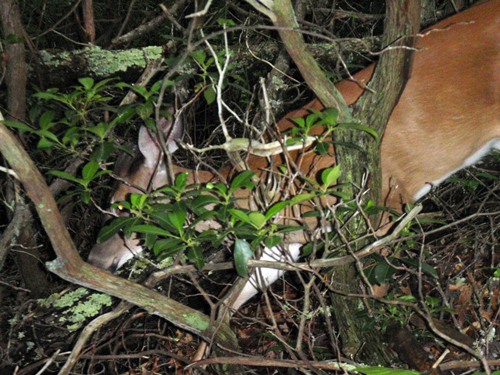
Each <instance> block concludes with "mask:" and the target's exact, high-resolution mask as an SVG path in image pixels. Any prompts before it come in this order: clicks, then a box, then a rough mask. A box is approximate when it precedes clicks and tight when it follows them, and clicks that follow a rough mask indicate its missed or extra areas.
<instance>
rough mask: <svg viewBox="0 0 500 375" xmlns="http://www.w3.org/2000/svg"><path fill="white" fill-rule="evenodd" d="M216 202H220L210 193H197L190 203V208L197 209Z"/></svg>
mask: <svg viewBox="0 0 500 375" xmlns="http://www.w3.org/2000/svg"><path fill="white" fill-rule="evenodd" d="M217 203H220V201H219V200H218V199H217V198H216V197H214V196H212V195H199V196H197V197H196V198H195V199H194V200H193V202H192V203H191V208H192V209H193V210H199V209H200V208H204V207H206V206H208V205H209V204H217Z"/></svg>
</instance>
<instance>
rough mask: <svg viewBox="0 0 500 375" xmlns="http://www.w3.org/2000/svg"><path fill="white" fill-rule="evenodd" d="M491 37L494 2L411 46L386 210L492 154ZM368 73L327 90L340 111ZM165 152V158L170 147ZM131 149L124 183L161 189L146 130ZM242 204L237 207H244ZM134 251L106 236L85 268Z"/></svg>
mask: <svg viewBox="0 0 500 375" xmlns="http://www.w3.org/2000/svg"><path fill="white" fill-rule="evenodd" d="M438 30H439V31H438ZM499 38H500V2H499V1H495V0H493V1H488V2H485V3H482V4H481V5H477V6H475V7H473V8H471V9H469V10H466V11H464V12H463V13H460V14H457V15H454V16H452V17H450V18H448V19H446V20H444V21H441V22H439V23H438V24H437V25H435V26H434V27H432V28H431V29H430V30H428V32H426V33H425V34H424V35H423V36H422V37H420V38H419V39H418V42H417V48H418V51H417V52H416V53H415V57H414V63H413V70H412V74H411V78H410V79H409V81H408V83H407V85H406V88H405V90H404V92H403V94H402V96H401V98H400V100H399V103H398V104H397V106H396V107H395V109H394V111H393V113H392V115H391V117H390V120H389V123H388V125H387V129H386V132H385V135H384V137H383V140H382V147H381V153H382V154H381V160H382V177H383V186H382V196H383V198H384V202H386V204H387V206H389V207H392V208H394V209H397V210H401V208H402V204H404V203H408V202H415V201H417V200H418V199H420V198H421V197H423V196H424V195H425V194H427V193H428V192H429V190H430V189H431V188H432V187H433V186H436V185H438V184H439V183H441V182H442V181H443V180H445V179H446V178H447V177H448V176H450V175H451V174H453V173H455V172H456V171H458V170H460V169H462V168H464V167H467V166H469V165H472V164H474V163H475V162H477V161H478V160H479V159H480V158H481V157H483V156H484V155H485V154H487V153H488V152H489V151H490V150H492V149H497V150H498V149H500V122H499V113H500V107H499V97H500V95H499V87H500V56H499V55H500V54H499V51H500V39H499ZM373 68H374V66H373V65H372V66H370V67H368V68H366V69H364V70H362V71H360V72H359V73H357V74H355V75H354V79H355V80H354V81H353V80H344V81H342V82H339V83H338V84H337V85H336V87H337V89H338V90H340V92H341V93H342V94H343V96H344V98H345V100H346V102H347V103H348V104H352V103H354V102H356V100H357V99H358V98H359V97H360V95H361V94H362V93H363V89H362V88H360V85H359V82H365V83H366V82H368V80H369V79H370V77H371V75H372V72H373ZM310 108H313V109H321V108H322V105H321V103H320V102H319V101H318V100H314V101H313V102H311V103H309V104H308V105H306V106H305V107H304V108H301V109H298V110H296V111H293V112H291V113H289V114H287V115H286V116H285V117H284V118H283V119H282V120H281V121H280V122H279V123H278V128H279V129H287V128H289V127H290V120H289V119H292V118H299V117H303V116H305V115H307V114H308V113H309V109H310ZM168 146H169V148H171V150H173V149H174V148H175V147H176V146H175V141H174V140H170V141H169V142H168ZM139 150H140V155H138V157H137V159H136V161H135V162H134V164H133V166H132V167H131V168H130V169H129V170H128V171H127V172H126V173H125V174H124V176H123V178H125V179H126V180H128V181H129V182H130V183H131V185H132V186H133V185H135V186H139V187H140V188H142V189H146V188H148V187H149V188H153V189H154V188H158V187H160V186H162V185H164V184H166V182H167V178H166V176H167V173H166V170H165V168H164V167H162V168H160V170H158V171H156V167H157V165H158V164H159V163H158V162H159V159H160V158H161V157H162V152H161V149H160V147H159V146H158V142H157V140H156V139H155V137H153V136H152V135H151V134H150V133H149V131H147V130H146V129H145V128H142V129H141V130H140V135H139ZM292 157H295V158H297V159H296V160H295V161H297V163H298V165H299V167H300V169H301V171H302V172H303V173H304V174H305V175H308V176H314V175H315V173H316V172H317V171H320V170H322V169H324V168H328V167H331V166H332V165H334V164H335V158H334V157H333V156H325V157H318V156H316V155H315V154H314V153H312V152H306V153H300V152H298V153H296V156H292ZM299 157H300V163H299V159H298V158H299ZM281 160H282V158H281V157H279V156H277V157H275V158H274V163H273V164H274V168H276V166H277V165H279V163H282V161H281ZM247 164H248V166H250V168H251V169H252V170H253V171H255V172H256V173H257V174H258V175H263V174H267V173H269V172H267V171H268V169H269V163H268V160H267V159H266V158H263V157H257V156H249V158H248V160H247ZM173 170H174V172H175V173H178V172H184V171H187V172H189V173H190V178H191V181H192V182H194V181H200V182H207V181H213V180H215V179H216V176H215V175H214V174H213V173H210V172H206V171H196V172H194V171H191V170H187V169H185V168H181V167H178V166H175V165H174V166H173ZM155 171H156V172H155ZM264 171H266V172H264ZM219 173H220V174H221V175H222V176H224V177H228V176H230V175H231V173H232V170H231V168H226V169H222V170H221V171H219ZM132 191H134V189H133V188H132V187H130V185H128V186H127V185H125V184H122V185H120V187H119V188H118V190H117V191H116V193H115V195H114V196H113V199H112V201H113V202H117V201H121V200H124V199H125V197H126V195H127V194H129V193H130V192H132ZM244 194H248V192H246V193H244ZM241 206H242V208H246V207H245V203H241ZM306 224H307V226H309V227H314V226H317V225H318V224H317V221H316V219H306ZM304 242H305V236H303V235H300V234H299V235H298V236H295V237H292V239H287V244H288V251H289V255H288V256H289V258H290V259H293V260H295V259H297V258H298V255H299V249H300V246H301V245H302V244H303V243H304ZM140 251H142V245H141V242H140V241H139V240H138V239H137V238H136V237H132V238H130V239H123V238H122V237H120V236H118V235H115V236H114V237H113V238H111V239H109V240H108V241H106V242H104V243H101V244H98V245H96V246H95V247H94V248H93V249H92V251H91V253H90V256H89V261H90V262H91V263H93V264H95V265H97V266H99V267H102V268H106V269H109V268H112V267H113V268H115V269H116V268H118V267H121V266H122V265H123V263H125V262H126V261H127V260H128V259H130V258H132V257H133V256H134V254H137V253H139V252H140ZM263 257H264V258H265V259H268V260H270V259H280V260H282V259H284V258H283V255H281V253H280V252H279V250H278V249H266V250H264V252H263ZM260 272H261V274H262V275H264V276H263V277H264V279H265V280H259V285H262V284H265V285H269V284H270V283H272V282H274V281H275V280H276V279H277V278H278V277H279V275H280V274H281V272H280V271H277V270H272V269H266V268H263V269H261V270H260ZM255 281H256V279H255V276H254V277H253V279H252V280H251V281H250V282H249V283H248V284H247V285H246V286H245V288H244V290H243V291H242V292H241V294H240V296H239V297H238V298H237V299H236V301H235V302H234V303H233V304H232V307H233V308H234V309H238V307H239V306H241V304H243V303H245V302H246V301H247V300H248V299H249V298H251V297H252V296H253V295H254V294H255V293H256V292H257V286H256V285H255Z"/></svg>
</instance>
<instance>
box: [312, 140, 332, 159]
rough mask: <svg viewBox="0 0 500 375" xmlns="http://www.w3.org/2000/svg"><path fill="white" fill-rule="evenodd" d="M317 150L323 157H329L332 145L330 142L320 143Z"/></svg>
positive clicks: (316, 147)
mask: <svg viewBox="0 0 500 375" xmlns="http://www.w3.org/2000/svg"><path fill="white" fill-rule="evenodd" d="M315 150H316V152H317V153H318V154H320V155H321V156H325V155H328V151H330V143H329V142H318V143H317V144H316V146H315Z"/></svg>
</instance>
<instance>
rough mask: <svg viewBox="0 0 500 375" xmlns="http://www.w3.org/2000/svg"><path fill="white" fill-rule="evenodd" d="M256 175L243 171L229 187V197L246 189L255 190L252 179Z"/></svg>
mask: <svg viewBox="0 0 500 375" xmlns="http://www.w3.org/2000/svg"><path fill="white" fill-rule="evenodd" d="M254 175H255V173H253V172H252V171H243V172H241V173H239V174H237V175H236V176H235V177H234V178H233V180H232V181H231V185H230V187H229V195H232V194H233V193H234V192H235V191H236V190H238V189H240V188H242V187H246V188H248V189H252V188H253V182H252V177H253V176H254Z"/></svg>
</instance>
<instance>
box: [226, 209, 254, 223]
mask: <svg viewBox="0 0 500 375" xmlns="http://www.w3.org/2000/svg"><path fill="white" fill-rule="evenodd" d="M229 213H230V214H231V215H232V216H234V217H235V218H237V219H239V220H240V221H242V222H244V223H248V224H250V218H249V217H248V215H247V214H246V212H244V211H242V210H238V209H236V208H231V209H230V210H229Z"/></svg>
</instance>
